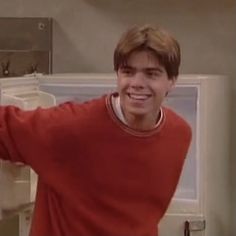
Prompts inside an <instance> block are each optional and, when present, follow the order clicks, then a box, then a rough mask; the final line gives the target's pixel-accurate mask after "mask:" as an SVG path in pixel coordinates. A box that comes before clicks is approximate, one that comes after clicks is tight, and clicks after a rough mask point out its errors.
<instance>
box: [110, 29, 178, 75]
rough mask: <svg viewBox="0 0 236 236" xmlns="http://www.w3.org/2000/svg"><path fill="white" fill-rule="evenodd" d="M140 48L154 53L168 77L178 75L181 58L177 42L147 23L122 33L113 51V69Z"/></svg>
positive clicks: (116, 68)
mask: <svg viewBox="0 0 236 236" xmlns="http://www.w3.org/2000/svg"><path fill="white" fill-rule="evenodd" d="M141 50H151V51H152V52H153V53H154V55H156V57H157V58H158V60H159V62H160V63H161V65H162V66H164V67H165V69H166V71H167V74H168V77H169V79H172V78H173V77H177V76H178V74H179V66H180V60H181V59H180V58H181V56H180V46H179V43H178V42H177V40H176V39H175V38H173V37H172V36H171V35H170V34H169V33H167V32H166V31H163V30H161V29H159V28H154V27H151V26H149V25H146V26H142V27H138V26H135V27H133V28H131V29H129V30H128V31H127V32H125V33H124V34H123V35H122V37H121V39H120V40H119V42H118V44H117V46H116V49H115V51H114V58H113V59H114V61H113V62H114V70H115V71H118V69H119V68H120V67H123V66H125V65H126V64H127V60H128V58H129V56H130V54H131V53H132V52H134V51H141Z"/></svg>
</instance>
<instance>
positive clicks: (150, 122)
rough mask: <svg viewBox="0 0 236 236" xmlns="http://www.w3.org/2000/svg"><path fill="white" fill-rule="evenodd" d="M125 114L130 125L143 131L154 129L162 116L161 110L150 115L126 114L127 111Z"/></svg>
mask: <svg viewBox="0 0 236 236" xmlns="http://www.w3.org/2000/svg"><path fill="white" fill-rule="evenodd" d="M123 114H124V117H125V121H126V122H127V124H128V126H129V127H131V128H132V129H136V130H141V131H146V130H151V129H154V128H155V127H156V125H157V123H158V121H159V120H160V118H161V112H160V111H159V112H157V114H156V115H155V116H151V115H150V116H145V117H144V116H142V115H140V116H138V115H133V114H125V112H123Z"/></svg>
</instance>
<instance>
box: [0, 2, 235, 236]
mask: <svg viewBox="0 0 236 236" xmlns="http://www.w3.org/2000/svg"><path fill="white" fill-rule="evenodd" d="M0 1H1V7H0V16H2V17H4V16H18V17H27V16H33V17H34V16H43V17H52V18H54V20H55V21H54V34H53V36H54V40H53V49H54V56H53V60H54V61H53V68H54V69H53V71H54V72H111V71H112V69H113V68H112V53H113V49H114V46H115V44H116V42H117V40H118V38H119V36H120V33H121V32H123V31H124V30H125V29H126V28H127V27H128V26H130V25H133V24H143V23H151V24H156V25H161V26H162V27H165V28H167V29H169V30H170V31H171V32H173V33H174V34H175V35H176V37H177V39H178V40H179V41H180V43H181V45H182V54H183V59H182V68H181V72H182V73H210V74H226V75H229V76H230V78H231V79H232V85H233V86H232V91H233V93H234V98H233V100H232V101H233V104H232V110H233V112H232V118H233V117H234V120H235V118H236V105H235V101H236V65H235V62H236V43H235V42H236V27H235V22H236V12H235V7H236V0H199V1H189V0H186V1H184V0H178V1H176V0H162V1H160V0H159V1H158V0H118V1H115V0H50V1H46V0H40V1H35V0H11V1H5V0H0ZM1 33H4V32H1ZM234 123H235V122H234ZM232 133H233V137H234V140H236V125H234V127H233V128H232ZM232 140H233V139H232ZM232 146H234V147H233V149H234V150H233V154H232V169H234V171H232V173H233V172H235V173H236V161H235V160H233V159H236V158H235V156H236V145H232ZM233 157H234V158H233ZM233 175H234V176H233ZM234 179H236V174H232V181H234ZM233 184H234V187H235V188H234V189H236V181H234V183H233ZM232 201H233V202H234V207H233V209H234V210H233V211H234V216H233V217H234V218H233V221H234V224H232V225H234V226H233V227H234V235H236V224H235V222H236V191H234V193H233V198H232ZM222 204H223V203H222ZM233 221H232V222H233Z"/></svg>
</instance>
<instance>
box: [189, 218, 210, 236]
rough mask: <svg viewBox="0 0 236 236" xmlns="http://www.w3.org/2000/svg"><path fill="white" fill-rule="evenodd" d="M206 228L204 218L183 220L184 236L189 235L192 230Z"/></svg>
mask: <svg viewBox="0 0 236 236" xmlns="http://www.w3.org/2000/svg"><path fill="white" fill-rule="evenodd" d="M205 228H206V221H205V220H195V221H194V220H193V221H188V220H186V221H185V222H184V236H190V233H191V232H192V231H203V230H205Z"/></svg>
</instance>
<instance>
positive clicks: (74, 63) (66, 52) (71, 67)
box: [52, 20, 95, 73]
mask: <svg viewBox="0 0 236 236" xmlns="http://www.w3.org/2000/svg"><path fill="white" fill-rule="evenodd" d="M69 36H70V34H68V32H65V31H63V28H62V27H61V25H60V24H59V23H58V22H57V21H56V20H54V21H53V68H52V70H53V73H70V72H85V73H86V72H91V71H95V68H94V66H93V65H92V64H91V60H90V62H89V58H88V60H86V57H85V56H84V55H83V54H82V52H80V50H79V47H78V45H76V44H75V42H73V41H72V40H71V39H70V37H69Z"/></svg>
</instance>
